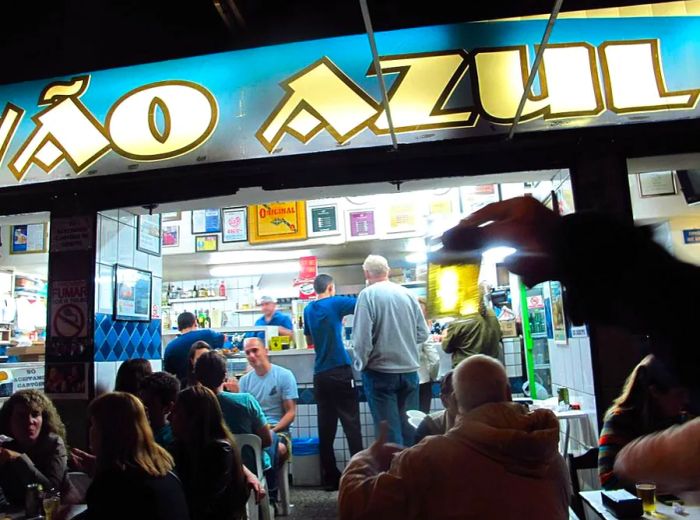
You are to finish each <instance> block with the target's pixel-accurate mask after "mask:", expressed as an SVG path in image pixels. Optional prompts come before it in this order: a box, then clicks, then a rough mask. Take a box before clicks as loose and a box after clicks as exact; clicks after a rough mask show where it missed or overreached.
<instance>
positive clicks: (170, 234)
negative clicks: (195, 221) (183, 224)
mask: <svg viewBox="0 0 700 520" xmlns="http://www.w3.org/2000/svg"><path fill="white" fill-rule="evenodd" d="M162 244H163V247H178V246H179V245H180V226H177V225H174V226H163V240H162Z"/></svg>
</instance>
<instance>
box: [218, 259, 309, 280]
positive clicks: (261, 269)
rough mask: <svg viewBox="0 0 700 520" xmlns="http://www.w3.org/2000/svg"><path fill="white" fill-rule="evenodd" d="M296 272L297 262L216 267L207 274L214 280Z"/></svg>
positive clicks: (297, 269) (297, 268)
mask: <svg viewBox="0 0 700 520" xmlns="http://www.w3.org/2000/svg"><path fill="white" fill-rule="evenodd" d="M298 272H299V262H268V263H266V262H261V263H257V264H234V265H217V266H215V267H212V268H210V269H209V274H210V275H211V276H213V277H214V278H227V277H229V276H252V275H257V274H281V273H298Z"/></svg>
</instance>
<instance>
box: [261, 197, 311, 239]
mask: <svg viewBox="0 0 700 520" xmlns="http://www.w3.org/2000/svg"><path fill="white" fill-rule="evenodd" d="M248 234H249V236H248V240H249V241H250V243H251V244H257V243H261V242H283V241H287V240H303V239H305V238H306V237H307V234H306V203H305V202H302V201H287V202H270V203H267V204H257V205H255V206H249V207H248Z"/></svg>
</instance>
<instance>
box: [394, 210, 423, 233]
mask: <svg viewBox="0 0 700 520" xmlns="http://www.w3.org/2000/svg"><path fill="white" fill-rule="evenodd" d="M416 219H417V215H416V205H415V204H412V203H410V202H401V203H399V204H392V205H391V206H389V229H388V232H389V233H407V232H411V231H415V230H416Z"/></svg>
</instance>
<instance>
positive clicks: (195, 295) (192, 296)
mask: <svg viewBox="0 0 700 520" xmlns="http://www.w3.org/2000/svg"><path fill="white" fill-rule="evenodd" d="M196 297H197V286H196V285H195V286H194V287H193V288H192V290H191V291H190V298H196Z"/></svg>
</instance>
